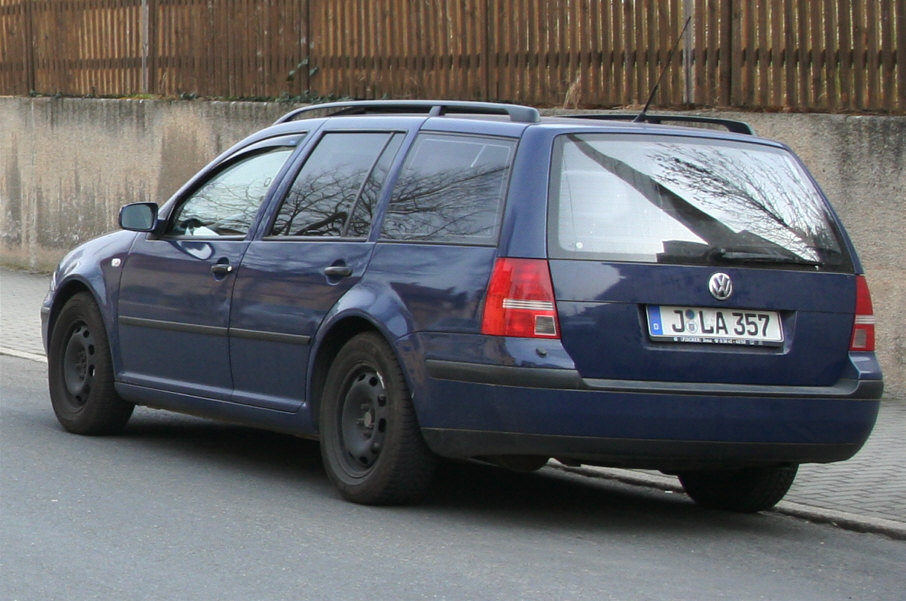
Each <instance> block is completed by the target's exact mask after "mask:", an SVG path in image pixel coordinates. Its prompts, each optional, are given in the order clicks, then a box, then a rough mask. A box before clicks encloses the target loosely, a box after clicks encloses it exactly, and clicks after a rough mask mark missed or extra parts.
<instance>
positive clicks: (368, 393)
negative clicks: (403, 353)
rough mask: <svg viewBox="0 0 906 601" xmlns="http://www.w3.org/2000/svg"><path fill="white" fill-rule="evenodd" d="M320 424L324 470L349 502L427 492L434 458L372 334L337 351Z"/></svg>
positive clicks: (396, 369)
mask: <svg viewBox="0 0 906 601" xmlns="http://www.w3.org/2000/svg"><path fill="white" fill-rule="evenodd" d="M319 422H320V429H321V458H322V461H323V463H324V469H325V470H326V471H327V475H328V477H329V478H330V480H331V481H332V482H333V484H334V485H335V486H336V487H337V489H338V490H339V491H340V494H341V495H342V496H343V497H344V498H345V499H347V500H348V501H352V502H354V503H362V504H367V505H390V504H400V503H409V502H413V501H416V500H418V499H419V498H420V497H422V496H423V495H424V493H425V492H426V491H427V489H428V486H429V485H430V483H431V480H432V478H433V475H434V471H435V468H436V458H435V457H434V455H433V454H432V453H431V451H430V450H429V449H428V447H427V445H426V444H425V442H424V440H423V439H422V436H421V430H420V428H419V424H418V420H417V418H416V415H415V410H414V408H413V406H412V400H411V397H410V393H409V388H408V386H407V385H406V381H405V378H404V377H403V373H402V370H401V368H400V366H399V364H398V363H397V361H396V359H395V357H394V355H393V351H392V350H391V348H390V347H389V346H388V345H387V343H386V342H385V341H384V340H383V338H381V337H380V336H378V335H377V334H373V333H366V334H359V335H357V336H355V337H354V338H352V339H351V340H350V341H349V342H347V343H346V345H345V346H343V348H342V349H340V352H339V353H338V354H337V356H336V358H335V360H334V361H333V363H332V364H331V366H330V370H329V371H328V374H327V382H326V385H325V388H324V394H323V396H322V401H321V411H320V419H319Z"/></svg>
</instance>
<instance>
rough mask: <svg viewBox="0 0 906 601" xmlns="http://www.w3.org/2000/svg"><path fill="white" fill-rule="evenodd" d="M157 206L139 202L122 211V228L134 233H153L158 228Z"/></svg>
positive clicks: (151, 203) (127, 206)
mask: <svg viewBox="0 0 906 601" xmlns="http://www.w3.org/2000/svg"><path fill="white" fill-rule="evenodd" d="M157 210H158V207H157V204H155V203H153V202H137V203H134V204H129V205H126V206H124V207H123V208H122V209H120V227H121V228H123V229H124V230H129V231H132V232H153V231H154V230H155V229H156V228H157Z"/></svg>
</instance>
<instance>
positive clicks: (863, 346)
mask: <svg viewBox="0 0 906 601" xmlns="http://www.w3.org/2000/svg"><path fill="white" fill-rule="evenodd" d="M849 350H851V351H873V350H875V313H874V310H873V309H872V306H871V294H870V293H869V291H868V282H866V281H865V276H861V275H859V276H856V316H855V319H854V320H853V336H852V342H850V344H849Z"/></svg>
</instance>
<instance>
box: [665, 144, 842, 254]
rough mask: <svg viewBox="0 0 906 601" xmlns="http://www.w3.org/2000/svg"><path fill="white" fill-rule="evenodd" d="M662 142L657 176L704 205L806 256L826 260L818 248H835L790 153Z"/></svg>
mask: <svg viewBox="0 0 906 601" xmlns="http://www.w3.org/2000/svg"><path fill="white" fill-rule="evenodd" d="M661 146H662V148H663V150H662V151H660V152H658V153H656V154H654V155H653V157H652V158H654V160H655V161H657V163H658V165H659V166H660V168H661V170H660V171H659V172H658V173H657V174H656V175H655V176H654V177H655V179H656V180H657V181H658V182H659V183H661V184H662V185H664V186H666V187H668V188H670V189H671V190H672V191H674V192H676V193H677V194H680V195H681V196H683V197H685V198H686V199H687V200H689V201H690V202H692V203H694V204H695V205H696V206H697V207H698V208H699V209H701V210H703V211H705V212H706V213H708V214H710V215H712V216H715V217H718V218H719V219H721V220H722V221H724V222H725V223H727V224H729V225H732V226H734V227H738V228H740V229H744V230H747V231H749V232H751V233H752V234H755V235H756V236H759V237H761V238H763V239H765V240H767V241H769V242H772V243H774V244H778V245H780V246H783V247H784V248H787V249H789V250H791V251H793V252H795V253H796V254H797V255H799V256H800V257H802V258H805V259H809V260H814V261H819V260H820V259H821V257H820V256H818V253H817V252H816V250H815V248H816V247H817V248H819V249H825V250H831V251H835V250H836V246H837V245H836V241H835V240H834V239H833V236H832V233H831V232H832V230H831V228H829V227H828V221H827V216H826V213H825V212H824V210H823V206H822V204H821V201H820V200H819V199H818V197H817V194H816V192H815V191H814V189H813V187H812V185H811V183H810V182H809V181H808V180H807V179H805V176H804V175H803V174H802V173H801V172H799V171H798V170H796V169H795V168H794V166H793V165H792V164H791V162H790V159H789V158H788V157H786V156H784V155H781V154H779V153H773V152H769V151H757V152H751V153H747V154H746V155H745V156H742V154H741V153H740V152H732V153H728V152H727V150H726V149H724V148H721V147H714V148H708V147H702V146H698V147H692V146H691V145H681V144H663V145H661ZM805 199H810V200H811V202H803V200H805ZM778 226H779V227H778Z"/></svg>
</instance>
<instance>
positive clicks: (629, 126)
mask: <svg viewBox="0 0 906 601" xmlns="http://www.w3.org/2000/svg"><path fill="white" fill-rule="evenodd" d="M689 126H693V127H689ZM386 127H392V128H400V129H406V130H412V129H419V130H422V131H438V132H450V133H454V132H458V133H470V134H478V135H482V134H483V135H499V136H510V137H519V136H521V135H522V134H523V133H524V132H525V130H526V129H529V128H540V129H549V130H552V131H555V132H556V133H566V132H568V131H573V132H601V133H636V134H638V133H651V134H655V133H657V134H672V135H683V136H694V137H702V138H712V139H713V138H718V139H737V140H746V141H749V142H759V143H768V144H772V145H776V146H783V145H782V144H779V143H776V142H773V141H770V140H766V139H764V138H759V137H757V136H755V135H754V131H753V130H752V128H751V127H750V126H749V125H748V124H747V123H745V122H743V121H736V120H730V119H722V118H717V117H712V116H707V115H691V114H683V115H670V114H648V113H644V114H638V113H618V112H611V113H593V112H579V113H570V114H558V115H542V114H541V112H540V111H539V110H538V109H536V108H534V107H529V106H523V105H516V104H508V103H497V102H474V101H461V100H349V101H339V102H329V103H321V104H312V105H306V106H303V107H299V108H296V109H293V110H291V111H289V112H287V113H286V114H284V115H283V116H282V117H280V118H279V119H278V120H277V121H276V122H275V123H274V124H273V125H272V126H270V127H267V128H265V129H262V130H260V131H258V132H256V133H254V134H252V135H251V136H249V137H248V138H246V139H245V140H243V141H242V142H240V144H238V145H237V146H246V145H248V144H249V143H254V142H256V141H259V140H263V139H266V138H271V137H274V136H281V135H290V134H299V133H303V132H310V131H315V130H318V129H322V128H328V129H335V128H337V129H345V128H365V129H372V128H386ZM234 148H235V147H234Z"/></svg>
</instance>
